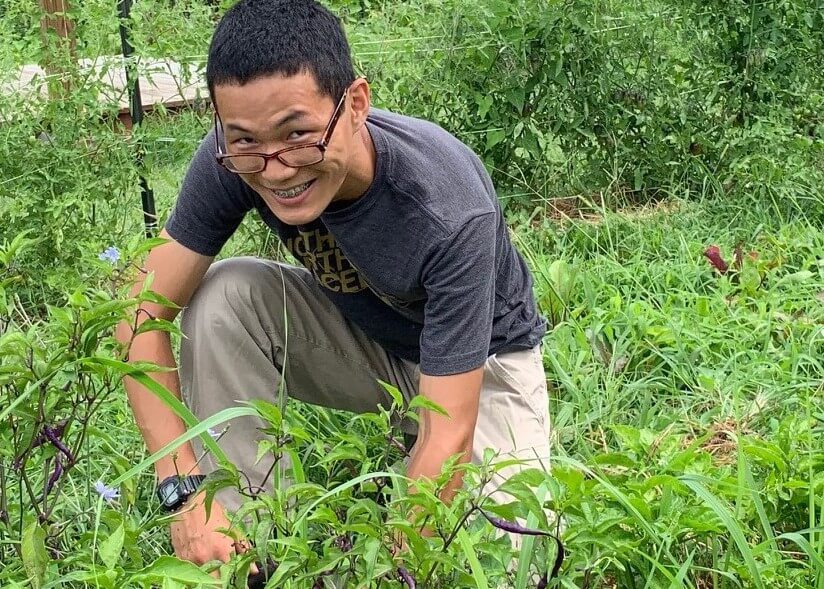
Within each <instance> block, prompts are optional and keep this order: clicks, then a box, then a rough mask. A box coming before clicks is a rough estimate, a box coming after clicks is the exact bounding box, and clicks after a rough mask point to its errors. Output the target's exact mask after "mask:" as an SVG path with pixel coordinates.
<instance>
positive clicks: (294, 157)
mask: <svg viewBox="0 0 824 589" xmlns="http://www.w3.org/2000/svg"><path fill="white" fill-rule="evenodd" d="M278 157H279V158H280V161H282V162H283V163H284V164H286V165H287V166H295V167H296V168H297V167H300V166H311V165H312V164H316V163H318V162H321V161H323V152H322V151H321V149H320V148H319V147H318V146H316V145H309V146H307V147H301V148H299V149H290V150H289V151H284V152H283V153H282V154H280V156H278Z"/></svg>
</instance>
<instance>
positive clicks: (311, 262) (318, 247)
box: [286, 229, 369, 294]
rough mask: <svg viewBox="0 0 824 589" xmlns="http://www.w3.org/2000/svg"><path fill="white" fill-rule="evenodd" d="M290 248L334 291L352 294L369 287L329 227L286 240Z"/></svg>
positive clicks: (299, 232)
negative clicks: (327, 229)
mask: <svg viewBox="0 0 824 589" xmlns="http://www.w3.org/2000/svg"><path fill="white" fill-rule="evenodd" d="M286 247H287V249H288V250H289V251H290V252H292V255H294V256H295V257H296V258H297V259H298V260H300V261H301V262H302V263H303V265H304V266H306V267H307V268H308V269H309V271H310V272H312V275H313V276H314V277H315V278H316V279H317V281H318V282H320V283H321V285H323V286H324V287H325V288H328V289H329V290H331V291H334V292H342V293H347V294H351V293H356V292H360V291H362V290H366V289H367V288H369V285H367V284H366V282H365V281H364V279H363V277H362V276H361V275H360V274H359V273H358V271H357V269H356V268H355V267H354V266H353V265H352V262H350V261H349V260H348V259H347V258H346V256H344V255H343V252H342V251H341V250H340V248H339V247H338V244H337V242H336V241H335V236H334V235H331V234H330V233H329V232H328V231H326V229H312V230H311V231H298V236H297V237H290V238H289V239H287V240H286Z"/></svg>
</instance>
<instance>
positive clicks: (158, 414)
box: [124, 331, 197, 479]
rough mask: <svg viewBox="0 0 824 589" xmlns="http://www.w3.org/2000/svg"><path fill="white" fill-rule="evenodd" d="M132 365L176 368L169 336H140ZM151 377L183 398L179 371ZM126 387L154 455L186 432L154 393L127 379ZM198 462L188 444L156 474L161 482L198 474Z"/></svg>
mask: <svg viewBox="0 0 824 589" xmlns="http://www.w3.org/2000/svg"><path fill="white" fill-rule="evenodd" d="M129 361H130V362H134V361H144V362H151V363H153V364H157V365H158V366H168V367H174V366H175V359H174V355H173V354H172V346H171V341H170V338H169V334H168V333H165V332H160V331H153V332H147V333H143V334H141V335H139V336H138V337H137V338H135V340H134V342H133V343H132V345H131V348H130V349H129ZM149 376H150V377H151V378H152V379H154V380H156V381H157V382H158V383H160V384H161V385H162V386H164V387H165V388H166V389H168V390H169V391H170V392H171V393H172V394H173V395H175V396H176V397H178V398H180V380H179V378H178V373H177V371H176V370H174V371H170V372H158V373H152V374H150V375H149ZM124 384H125V387H126V393H127V396H128V399H129V405H130V406H131V408H132V413H133V414H134V418H135V422H136V423H137V426H138V428H139V429H140V433H141V434H142V435H143V440H144V441H145V443H146V448H147V449H148V451H149V452H150V453H154V452H156V451H158V450H160V449H161V448H162V447H163V446H165V445H166V444H168V443H169V442H171V441H172V440H174V439H175V438H177V437H179V436H181V435H183V434H184V433H185V432H186V426H185V424H184V423H183V421H182V420H181V419H180V418H179V417H178V416H177V415H176V414H175V412H174V411H172V409H171V408H170V407H168V406H167V405H166V404H165V403H164V402H163V401H162V400H161V399H160V398H158V397H157V396H156V395H155V394H154V393H152V392H151V391H149V390H148V389H146V388H145V387H143V386H142V385H140V384H139V383H138V382H137V381H135V380H133V379H131V378H125V379H124ZM196 461H197V459H196V457H195V453H194V449H193V447H192V445H191V443H189V442H187V443H185V444H183V445H182V446H180V447H179V448H178V449H177V450H175V451H174V452H172V453H171V454H169V455H168V456H165V457H164V458H161V459H160V460H158V461H157V463H156V464H155V470H156V472H157V476H158V478H159V479H163V478H165V477H167V476H170V475H172V474H175V473H189V472H190V471H192V472H197V470H192V468H193V467H194V466H195V463H196Z"/></svg>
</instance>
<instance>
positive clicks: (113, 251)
mask: <svg viewBox="0 0 824 589" xmlns="http://www.w3.org/2000/svg"><path fill="white" fill-rule="evenodd" d="M97 257H98V258H100V259H101V260H102V261H104V262H108V263H109V264H111V265H115V264H117V261H118V260H119V259H120V251H119V250H118V249H117V248H116V247H114V246H109V247H107V248H106V251H105V252H102V253H100V254H98V255H97Z"/></svg>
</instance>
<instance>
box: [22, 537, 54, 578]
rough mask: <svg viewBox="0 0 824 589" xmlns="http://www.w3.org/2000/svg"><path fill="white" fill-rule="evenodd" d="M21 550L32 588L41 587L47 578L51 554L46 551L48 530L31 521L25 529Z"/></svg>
mask: <svg viewBox="0 0 824 589" xmlns="http://www.w3.org/2000/svg"><path fill="white" fill-rule="evenodd" d="M20 552H21V556H22V557H23V566H24V567H25V568H26V574H27V575H28V576H29V581H30V582H31V586H32V589H40V588H41V587H42V586H43V583H44V582H45V580H46V564H47V563H48V561H49V555H48V553H47V552H46V532H45V531H44V530H43V528H41V527H40V524H38V523H37V522H32V523H30V524H29V525H28V526H27V527H26V529H25V530H23V537H22V538H21V540H20Z"/></svg>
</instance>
